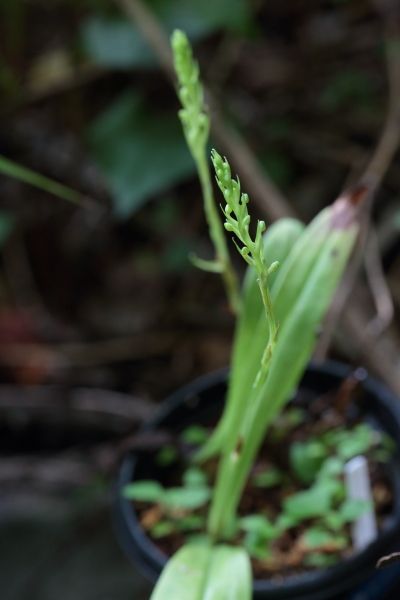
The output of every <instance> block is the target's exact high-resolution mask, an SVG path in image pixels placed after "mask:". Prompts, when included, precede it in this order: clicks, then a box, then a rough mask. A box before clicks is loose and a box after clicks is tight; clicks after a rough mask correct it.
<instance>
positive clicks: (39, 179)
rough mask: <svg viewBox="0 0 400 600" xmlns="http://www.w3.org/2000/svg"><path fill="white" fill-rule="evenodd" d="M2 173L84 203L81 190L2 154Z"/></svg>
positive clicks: (69, 200) (67, 198) (68, 199)
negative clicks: (78, 190)
mask: <svg viewBox="0 0 400 600" xmlns="http://www.w3.org/2000/svg"><path fill="white" fill-rule="evenodd" d="M0 173H2V174H3V175H8V176H9V177H12V178H13V179H18V180H19V181H23V182H24V183H27V184H29V185H32V186H34V187H36V188H39V189H41V190H44V191H45V192H48V193H49V194H53V195H54V196H58V197H59V198H62V199H63V200H67V201H68V202H73V203H74V204H81V203H82V196H81V195H80V194H79V192H76V191H75V190H73V189H71V188H69V187H67V186H66V185H63V184H62V183H58V181H54V179H49V178H48V177H45V176H44V175H41V174H40V173H37V172H36V171H32V170H31V169H28V168H27V167H23V166H22V165H19V164H18V163H16V162H14V161H12V160H10V159H9V158H6V157H5V156H1V155H0Z"/></svg>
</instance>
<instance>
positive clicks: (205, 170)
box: [194, 150, 240, 314]
mask: <svg viewBox="0 0 400 600" xmlns="http://www.w3.org/2000/svg"><path fill="white" fill-rule="evenodd" d="M194 158H195V162H196V166H197V170H198V174H199V179H200V184H201V189H202V193H203V198H204V211H205V215H206V220H207V224H208V228H209V233H210V238H211V240H212V242H213V244H214V248H215V254H216V261H217V262H218V263H219V264H220V266H221V275H222V278H223V281H224V284H225V289H226V294H227V297H228V300H229V305H230V307H231V310H232V311H233V313H234V314H238V313H239V310H240V294H239V285H238V281H237V276H236V273H235V271H234V269H233V267H232V263H231V260H230V257H229V253H228V248H227V244H226V239H225V232H224V229H223V227H222V224H221V220H220V217H219V214H218V211H217V208H216V204H215V201H214V194H213V190H212V184H211V176H210V169H209V166H208V161H207V157H206V153H205V150H204V151H202V152H198V153H196V155H195V157H194Z"/></svg>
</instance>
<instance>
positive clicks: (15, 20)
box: [0, 0, 399, 397]
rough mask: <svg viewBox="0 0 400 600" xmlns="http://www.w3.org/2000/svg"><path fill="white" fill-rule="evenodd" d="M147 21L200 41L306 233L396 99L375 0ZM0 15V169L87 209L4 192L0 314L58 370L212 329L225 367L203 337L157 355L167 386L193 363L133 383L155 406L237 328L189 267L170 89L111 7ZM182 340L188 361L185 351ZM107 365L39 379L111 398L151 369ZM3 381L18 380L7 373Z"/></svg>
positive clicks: (192, 213) (29, 3) (151, 3)
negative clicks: (108, 393) (98, 354)
mask: <svg viewBox="0 0 400 600" xmlns="http://www.w3.org/2000/svg"><path fill="white" fill-rule="evenodd" d="M145 7H146V8H147V9H149V10H150V11H151V12H152V14H153V16H154V17H155V18H156V20H157V21H158V24H159V26H160V27H162V28H163V29H164V30H165V31H166V32H167V33H170V32H171V31H172V30H173V28H174V27H181V28H183V29H185V30H186V31H187V32H188V33H189V35H190V37H191V39H192V41H193V43H194V45H195V50H196V54H197V55H198V57H199V62H200V66H201V69H202V73H203V78H204V80H205V81H206V82H207V85H208V87H209V89H210V90H211V91H212V93H213V95H214V97H215V98H216V99H217V101H218V102H219V104H220V106H221V107H222V112H223V114H224V116H225V118H226V119H227V120H228V121H230V123H231V124H233V126H234V127H235V128H236V129H237V130H238V131H239V132H241V134H242V135H243V136H244V137H245V139H246V140H247V141H248V143H249V145H250V148H251V150H252V151H253V152H254V154H255V156H257V157H258V160H259V162H260V165H261V168H262V169H263V172H264V174H265V176H267V177H269V178H270V179H271V180H272V181H273V182H274V183H275V184H277V185H278V186H279V187H280V188H281V189H282V190H283V192H284V193H285V194H286V195H287V197H288V198H289V199H290V202H291V204H292V207H293V209H294V210H295V211H296V212H297V213H298V214H300V215H301V216H302V217H303V218H304V219H305V220H308V219H309V218H311V216H312V215H313V214H315V212H316V211H317V210H319V209H320V208H321V206H323V205H324V204H326V203H328V202H330V201H331V200H332V199H333V198H334V197H335V196H336V195H337V194H338V193H339V191H340V189H341V187H342V185H343V183H344V182H345V181H347V180H348V179H349V177H352V176H353V175H354V174H355V173H357V172H358V171H359V170H360V169H361V168H362V166H363V165H364V164H365V162H366V160H367V159H368V156H369V154H370V152H371V149H372V147H373V144H374V143H375V141H376V139H377V137H378V135H379V132H380V129H381V127H382V123H383V120H384V115H385V109H386V104H387V93H388V90H387V77H386V72H385V63H384V53H383V34H382V23H381V20H380V19H379V16H378V14H377V13H376V12H375V10H374V7H373V6H372V5H371V4H370V3H369V2H367V1H366V0H354V1H352V2H349V1H343V0H342V1H340V2H339V1H334V0H330V1H316V0H312V1H307V2H305V1H300V2H296V3H290V2H278V1H275V0H274V1H271V2H268V3H267V2H262V1H259V0H233V1H232V0H214V1H213V2H203V1H202V0H168V1H165V0H147V2H145ZM0 13H1V19H0V32H1V37H0V40H1V41H0V50H1V53H0V88H1V113H0V115H1V123H0V155H3V157H4V158H3V162H0V170H1V171H2V172H3V173H4V174H5V175H13V174H14V175H18V173H15V172H14V173H10V171H9V165H8V167H7V168H8V170H7V168H6V165H5V161H6V160H8V161H10V160H11V161H13V165H16V166H17V167H18V168H26V169H29V170H31V171H32V172H34V173H39V174H42V175H43V176H45V177H46V178H47V179H48V180H51V181H53V180H56V181H58V182H60V183H61V184H63V185H64V186H65V189H66V190H71V194H72V196H73V194H74V192H75V196H73V197H74V199H75V200H76V201H78V203H79V204H80V207H75V208H74V207H73V206H69V205H68V204H67V203H65V202H62V200H60V199H59V198H56V197H54V196H53V197H52V196H51V194H47V193H46V192H45V191H44V190H46V189H47V190H48V191H53V192H54V191H55V192H56V193H57V189H56V188H54V187H51V184H50V188H49V187H46V185H45V182H44V181H43V185H44V189H42V190H41V189H40V181H39V182H38V181H37V180H36V185H37V184H38V183H39V188H38V187H36V188H33V187H29V186H28V185H27V184H26V183H23V182H21V181H18V178H17V179H16V178H10V177H7V176H3V177H1V179H0V187H1V191H2V194H1V206H0V210H1V213H0V243H1V248H2V277H1V286H0V299H1V303H2V304H1V305H2V307H3V309H4V311H5V313H6V314H7V315H9V314H10V311H11V313H12V314H13V315H14V317H15V318H17V317H16V316H15V315H16V314H18V313H19V312H20V311H22V312H23V313H24V319H25V321H26V320H28V321H29V320H30V319H31V320H32V321H34V322H32V323H31V326H30V330H29V333H27V332H25V333H24V335H26V336H27V337H28V338H30V337H32V336H33V338H34V340H35V341H36V342H38V343H40V344H44V345H45V346H46V348H47V345H48V344H50V342H51V344H52V346H51V348H50V349H49V348H47V349H48V350H49V351H50V353H51V352H55V353H56V355H57V356H58V362H63V361H61V360H59V359H60V357H59V355H58V354H57V353H58V352H59V350H58V347H57V344H59V343H61V342H65V343H72V342H81V343H84V342H91V343H92V342H93V343H95V342H96V341H97V340H103V339H104V338H108V337H109V336H121V335H126V336H129V335H131V336H135V335H137V334H138V332H140V335H145V333H146V331H149V330H150V331H152V330H153V329H154V330H156V331H160V328H161V330H163V329H165V330H166V331H168V332H169V333H171V335H172V337H173V338H174V339H175V337H174V336H176V335H177V333H176V331H177V329H176V328H178V329H181V330H182V331H185V332H187V331H197V333H199V332H200V330H201V327H206V329H207V331H209V332H211V340H212V341H213V346H212V347H213V348H215V347H216V346H215V344H214V342H215V339H214V338H215V337H218V339H219V350H216V351H215V352H214V350H213V349H210V348H209V344H207V342H206V341H205V340H206V339H207V338H206V336H204V338H203V337H202V343H204V344H205V346H206V350H205V351H204V355H203V356H202V357H201V358H200V359H199V357H198V354H199V352H200V350H199V348H200V347H201V343H200V345H199V340H198V339H195V341H194V342H193V344H192V345H193V348H192V349H191V351H190V353H189V354H188V353H187V352H186V350H183V351H182V352H181V351H180V350H179V348H180V347H181V346H180V344H177V345H175V344H174V346H173V348H174V351H176V352H178V355H179V358H177V359H176V360H175V359H173V358H171V356H168V353H165V351H164V350H163V351H161V354H159V351H158V350H154V354H155V355H156V357H155V364H156V365H158V366H159V365H160V364H161V365H163V367H162V368H165V367H167V369H168V374H169V375H171V373H174V370H172V371H171V370H170V366H171V360H173V361H175V362H174V364H176V365H178V364H180V360H181V358H180V357H181V355H182V354H183V355H184V356H185V360H184V364H186V363H187V361H188V360H189V359H188V356H190V360H191V361H192V362H191V367H190V368H189V367H185V368H183V372H181V369H180V368H178V367H177V373H176V376H175V377H173V378H172V381H170V377H168V379H167V381H166V384H165V385H163V384H162V385H160V390H157V389H154V388H157V386H153V385H152V384H150V387H148V385H149V379H150V380H152V379H153V378H152V377H151V376H148V377H147V378H146V377H145V378H144V382H142V381H141V378H139V381H140V383H138V385H139V388H140V389H141V390H145V391H146V393H149V392H150V393H156V395H157V397H158V396H159V395H160V396H161V395H162V394H163V393H164V392H165V391H167V390H168V389H170V387H173V386H174V385H175V384H176V383H177V382H180V381H182V380H185V379H186V376H190V375H191V374H192V373H196V372H197V370H198V369H200V370H206V369H208V368H212V367H214V366H218V365H219V364H224V363H225V362H226V361H227V359H228V356H229V338H230V332H231V319H230V316H229V314H228V313H227V311H226V306H225V302H224V298H223V295H222V288H221V286H220V284H219V282H218V281H217V278H213V277H211V276H205V275H204V274H203V273H199V272H196V271H194V270H192V269H190V268H188V267H189V263H188V258H187V257H188V253H189V252H190V251H195V252H197V253H198V254H201V255H204V256H209V255H210V254H211V248H210V245H209V242H208V240H207V237H206V231H205V227H204V220H203V216H202V206H201V197H200V190H199V186H198V184H197V181H196V176H195V171H194V165H193V162H192V160H191V158H190V156H189V153H188V151H187V148H186V146H185V142H184V140H183V136H182V133H181V129H180V124H179V122H178V119H177V116H176V113H177V109H178V102H177V99H176V96H175V92H174V89H173V86H172V85H171V84H170V82H168V80H167V79H166V77H165V75H164V74H163V72H162V71H161V69H160V66H159V63H158V59H157V57H156V56H155V55H154V53H153V51H152V49H151V48H150V47H149V45H148V43H147V41H146V36H145V34H144V32H143V31H142V29H141V27H140V26H137V24H135V23H133V22H132V20H130V19H129V18H128V16H127V15H126V14H124V11H123V10H122V9H121V3H118V2H112V1H111V0H80V1H78V0H75V1H74V0H54V1H53V2H51V3H48V2H44V1H41V0H25V1H22V0H21V1H18V2H15V1H14V0H3V1H2V2H1V4H0ZM239 175H240V173H239ZM23 179H24V178H23ZM24 181H30V179H29V176H28V179H26V177H25V179H24ZM398 182H399V173H398V168H397V166H396V165H394V167H393V168H392V169H391V171H390V174H389V177H388V179H387V181H386V183H385V187H384V190H383V191H382V192H381V194H380V199H379V209H376V213H377V215H376V216H377V218H378V220H379V221H380V222H381V224H382V226H381V228H380V229H381V231H382V232H383V233H381V234H380V239H381V238H382V239H381V242H382V244H383V246H384V253H385V255H384V260H385V268H387V269H389V271H388V277H389V279H391V272H392V271H391V269H392V268H394V267H392V265H393V264H394V265H396V264H397V258H396V257H397V254H396V252H397V251H396V248H397V246H396V244H397V241H396V240H397V231H398V225H396V223H398V216H397V215H398V209H397V205H396V202H397V199H398ZM33 183H35V182H33ZM66 193H67V196H68V194H69V191H67V192H66ZM61 196H62V197H65V194H64V195H63V194H62V193H61ZM257 210H258V209H256V212H257ZM260 212H262V211H260ZM385 236H386V237H385ZM387 236H389V237H387ZM383 238H385V239H383ZM16 257H18V258H16ZM238 267H239V268H240V263H239V265H238ZM393 285H394V286H395V292H396V289H397V284H396V283H394V284H393ZM171 299H173V302H172V303H171ZM210 305H212V306H213V307H214V310H213V311H209V310H208V306H210ZM371 310H372V309H371ZM32 315H34V318H33V317H32ZM206 317H207V318H208V319H209V322H208V324H207V325H205V319H206ZM6 320H7V319H6ZM17 321H18V318H17ZM25 321H24V322H25ZM6 329H7V327H6ZM22 329H24V328H23V327H22ZM1 331H2V330H1V327H0V338H1V335H2V334H1ZM21 335H22V334H21ZM179 335H182V334H181V333H180V334H179ZM184 337H185V338H186V341H185V342H184V343H183V347H185V344H191V342H189V340H188V338H189V337H190V336H187V335H185V336H184ZM17 341H18V340H17ZM132 344H133V345H135V344H134V340H133V341H132ZM217 346H218V345H217ZM354 352H355V356H357V354H356V349H354ZM200 353H201V352H200ZM215 353H216V354H218V355H219V356H218V358H217V360H216V357H215V356H214V355H215ZM209 357H211V358H209ZM153 358H154V357H153ZM64 359H65V357H64V356H63V360H64ZM110 359H111V362H112V367H110V365H107V364H106V365H104V364H101V365H99V367H101V368H99V369H98V370H97V371H96V369H93V371H94V372H95V375H93V372H91V373H90V374H88V372H87V370H86V369H84V368H82V369H81V368H80V366H79V364H72V362H73V361H72V362H71V363H69V362H68V360H67V362H66V364H65V365H64V367H63V368H62V369H60V370H59V371H57V372H53V370H52V369H53V367H48V368H45V369H44V373H42V371H43V367H41V368H39V372H40V376H38V380H39V381H40V380H41V379H42V378H43V379H44V381H47V378H49V380H58V379H59V378H61V379H66V380H67V381H68V380H69V378H70V377H72V376H73V377H78V379H79V378H80V377H82V379H83V380H84V381H85V382H86V381H91V377H94V380H96V381H97V378H98V379H99V381H101V382H102V383H110V384H111V385H114V384H116V385H117V386H118V385H121V382H120V380H119V376H115V374H114V369H115V368H116V369H117V371H118V369H119V368H121V369H122V363H127V364H128V365H129V366H130V368H133V375H135V365H137V364H140V366H141V367H143V369H144V372H146V371H147V367H146V366H145V365H147V364H149V365H150V367H149V371H150V372H152V370H153V363H152V361H147V357H144V358H143V361H142V359H141V357H140V352H138V355H137V356H133V355H130V354H129V350H126V356H123V357H122V358H121V357H117V358H114V357H113V356H111V357H110ZM15 360H16V362H18V360H19V359H18V360H17V359H15ZM21 360H22V359H21ZM22 362H23V360H22ZM105 362H107V361H105ZM55 363H57V360H55ZM67 363H68V366H66V365H67ZM78 363H79V361H78ZM103 367H105V368H103ZM125 367H126V365H125ZM107 369H109V371H107ZM122 371H124V369H122ZM24 372H25V371H24ZM4 373H5V376H6V377H7V378H11V379H15V378H16V379H17V380H18V377H19V375H18V376H17V377H16V375H15V371H13V369H11V371H10V369H9V368H7V367H5V368H4ZM28 373H29V371H28ZM106 373H107V375H106ZM27 377H28V381H29V380H30V376H27ZM35 377H36V375H35ZM35 377H34V380H35V381H36V379H35ZM160 380H161V381H163V379H162V378H161V379H159V381H160ZM131 381H136V379H135V377H134V376H133V377H132V376H131V377H130V378H129V379H126V380H124V384H123V385H125V386H127V387H128V388H129V387H130V386H131V385H132V384H131V383H130V382H131Z"/></svg>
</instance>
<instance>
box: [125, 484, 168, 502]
mask: <svg viewBox="0 0 400 600" xmlns="http://www.w3.org/2000/svg"><path fill="white" fill-rule="evenodd" d="M122 493H123V495H124V497H125V498H128V499H129V500H139V501H140V502H160V501H161V500H162V498H163V496H164V488H163V487H162V486H161V485H160V484H159V483H157V482H156V481H152V480H143V481H137V482H136V483H129V484H128V485H126V486H125V487H124V489H123V492H122Z"/></svg>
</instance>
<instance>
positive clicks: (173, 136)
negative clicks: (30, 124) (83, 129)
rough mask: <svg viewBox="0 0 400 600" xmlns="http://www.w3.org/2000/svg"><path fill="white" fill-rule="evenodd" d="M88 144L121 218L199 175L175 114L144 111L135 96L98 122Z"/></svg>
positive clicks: (120, 102) (124, 97) (128, 96)
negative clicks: (169, 189) (195, 171)
mask: <svg viewBox="0 0 400 600" xmlns="http://www.w3.org/2000/svg"><path fill="white" fill-rule="evenodd" d="M89 144H90V147H91V150H92V154H93V156H94V158H95V160H96V162H97V164H98V165H99V167H100V169H101V170H102V172H103V174H104V176H105V178H106V180H107V182H108V185H109V187H110V191H111V194H112V200H113V208H114V212H115V213H116V215H117V216H119V217H122V218H123V217H128V216H129V215H131V214H133V213H134V212H135V211H136V210H138V209H139V208H140V207H141V206H142V205H143V204H144V202H145V201H146V200H148V199H149V198H151V196H154V195H155V194H157V193H159V192H160V191H164V190H165V189H166V188H168V187H169V186H172V185H174V184H176V183H177V182H179V181H181V180H182V179H184V178H185V177H188V176H189V175H191V174H192V173H193V172H194V163H193V161H192V158H191V156H190V154H189V151H188V150H187V148H186V144H185V141H184V139H183V135H182V132H181V129H180V125H179V123H178V120H177V118H176V114H175V113H169V114H160V113H155V114H153V113H152V112H150V111H149V110H148V108H147V107H146V110H145V107H144V105H143V102H142V101H141V99H140V98H139V96H138V95H137V94H135V93H134V92H131V91H130V92H127V93H125V94H123V95H122V96H121V97H120V98H119V99H118V100H117V101H116V102H115V103H114V104H113V105H112V106H111V107H110V108H109V109H107V110H106V111H105V112H104V113H103V114H102V115H101V116H100V117H98V118H97V120H96V121H95V123H94V124H93V125H92V126H91V128H90V131H89Z"/></svg>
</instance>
